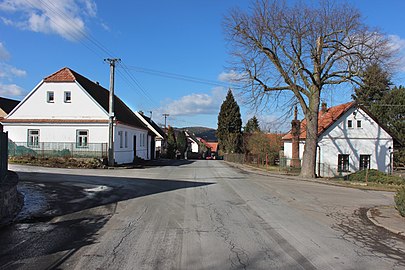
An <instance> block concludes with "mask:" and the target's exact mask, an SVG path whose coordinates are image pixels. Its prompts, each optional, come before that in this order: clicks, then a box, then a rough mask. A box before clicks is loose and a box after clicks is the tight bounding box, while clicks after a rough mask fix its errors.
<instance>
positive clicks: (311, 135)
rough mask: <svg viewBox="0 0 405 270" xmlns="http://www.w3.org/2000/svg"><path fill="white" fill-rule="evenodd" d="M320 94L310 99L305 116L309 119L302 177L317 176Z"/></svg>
mask: <svg viewBox="0 0 405 270" xmlns="http://www.w3.org/2000/svg"><path fill="white" fill-rule="evenodd" d="M319 102H320V98H319V96H317V97H313V99H312V100H310V104H309V111H308V112H307V113H306V115H305V118H306V121H307V127H306V129H307V137H306V140H305V148H304V154H303V157H302V166H301V173H300V177H303V178H315V177H316V174H315V169H316V146H317V142H318V112H319Z"/></svg>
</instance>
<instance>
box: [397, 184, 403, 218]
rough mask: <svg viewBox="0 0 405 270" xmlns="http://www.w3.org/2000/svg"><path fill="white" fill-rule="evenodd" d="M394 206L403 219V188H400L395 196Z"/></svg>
mask: <svg viewBox="0 0 405 270" xmlns="http://www.w3.org/2000/svg"><path fill="white" fill-rule="evenodd" d="M395 204H396V205H397V209H398V211H399V213H400V214H401V216H403V217H405V187H401V188H400V189H399V190H398V191H397V193H396V194H395Z"/></svg>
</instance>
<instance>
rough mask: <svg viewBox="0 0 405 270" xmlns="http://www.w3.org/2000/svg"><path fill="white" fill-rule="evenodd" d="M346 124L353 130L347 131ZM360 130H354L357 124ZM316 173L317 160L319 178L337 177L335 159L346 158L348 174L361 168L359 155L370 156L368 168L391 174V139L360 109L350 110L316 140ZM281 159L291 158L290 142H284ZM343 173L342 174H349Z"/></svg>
mask: <svg viewBox="0 0 405 270" xmlns="http://www.w3.org/2000/svg"><path fill="white" fill-rule="evenodd" d="M348 120H351V121H352V124H353V127H352V128H348V126H347V123H348ZM358 120H359V121H361V127H357V121H358ZM304 145H305V142H302V141H300V151H299V152H300V158H302V156H303V152H304ZM318 145H319V147H320V151H321V154H320V157H319V148H318V149H317V160H316V163H317V169H316V172H317V173H318V162H319V158H320V163H321V176H324V177H328V176H336V175H339V174H340V173H338V172H337V167H338V155H339V154H347V155H349V167H350V172H348V173H353V172H356V171H358V170H359V168H360V155H370V168H371V169H377V170H379V171H383V172H387V173H388V172H389V170H390V166H391V164H390V153H391V152H392V150H393V140H392V137H391V136H390V135H389V134H388V133H387V132H386V131H385V130H384V129H382V128H381V126H379V125H378V124H377V123H376V122H375V121H374V120H373V119H372V118H371V117H370V116H368V115H367V114H366V113H365V112H364V111H363V110H362V109H360V108H355V107H354V108H351V109H350V110H348V111H347V112H346V113H345V114H344V115H343V116H342V117H341V118H339V119H338V120H337V121H336V122H335V123H334V124H333V125H332V126H331V127H329V128H328V130H327V131H325V132H324V133H323V134H322V136H320V137H319V138H318ZM284 155H285V157H287V158H292V144H291V141H284ZM348 173H344V174H348Z"/></svg>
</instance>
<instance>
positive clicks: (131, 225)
mask: <svg viewBox="0 0 405 270" xmlns="http://www.w3.org/2000/svg"><path fill="white" fill-rule="evenodd" d="M147 210H148V208H147V207H145V208H144V209H143V211H142V213H141V214H140V215H139V216H138V217H137V218H136V219H134V220H132V221H130V222H129V223H128V225H127V226H126V227H125V228H124V230H123V231H124V235H123V236H122V237H121V239H120V240H119V241H118V243H117V244H116V245H115V246H114V248H113V250H112V256H113V258H112V260H111V263H110V264H113V263H114V261H115V259H116V258H117V254H118V249H119V248H120V247H121V245H122V243H123V242H124V240H125V239H126V238H127V237H128V236H129V235H130V234H132V232H133V231H135V230H136V228H137V227H136V224H138V222H139V221H140V220H141V219H142V218H143V216H144V215H145V213H146V212H147Z"/></svg>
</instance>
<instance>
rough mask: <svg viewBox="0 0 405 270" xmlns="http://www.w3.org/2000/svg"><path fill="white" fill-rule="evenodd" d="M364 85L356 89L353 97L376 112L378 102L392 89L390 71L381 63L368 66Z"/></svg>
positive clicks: (363, 79)
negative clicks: (384, 68)
mask: <svg viewBox="0 0 405 270" xmlns="http://www.w3.org/2000/svg"><path fill="white" fill-rule="evenodd" d="M361 80H362V85H361V86H360V87H359V88H356V89H355V90H354V92H355V94H354V95H353V96H352V97H353V99H354V100H355V101H356V102H357V103H359V104H361V105H364V106H365V107H367V108H368V109H369V110H370V111H371V113H373V114H376V113H377V111H376V110H377V108H376V106H375V105H376V104H377V103H378V102H380V101H381V99H382V98H383V96H384V95H385V94H386V93H388V92H389V91H390V86H391V85H392V83H391V81H390V76H389V74H388V72H386V71H384V70H383V69H382V68H381V67H380V66H379V65H377V64H373V65H370V66H368V67H367V68H366V70H365V71H364V73H363V75H362V77H361Z"/></svg>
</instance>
